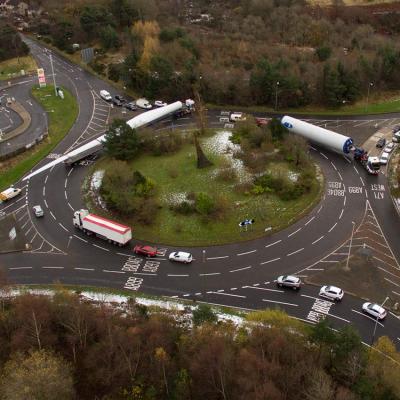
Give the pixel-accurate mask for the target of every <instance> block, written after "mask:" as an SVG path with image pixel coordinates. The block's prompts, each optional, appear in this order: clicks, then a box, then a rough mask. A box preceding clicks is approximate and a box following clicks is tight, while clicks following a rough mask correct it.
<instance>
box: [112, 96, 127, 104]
mask: <svg viewBox="0 0 400 400" xmlns="http://www.w3.org/2000/svg"><path fill="white" fill-rule="evenodd" d="M114 99H117V100H119V101H120V102H121V103H125V101H126V100H125V99H124V98H123V96H121V95H120V94H116V95H115V96H114Z"/></svg>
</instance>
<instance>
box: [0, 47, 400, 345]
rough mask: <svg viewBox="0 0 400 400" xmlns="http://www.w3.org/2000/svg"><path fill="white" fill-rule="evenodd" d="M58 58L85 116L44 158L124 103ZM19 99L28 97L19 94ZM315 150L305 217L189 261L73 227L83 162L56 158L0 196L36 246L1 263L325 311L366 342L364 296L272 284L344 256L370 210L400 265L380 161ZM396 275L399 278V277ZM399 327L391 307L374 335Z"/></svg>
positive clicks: (96, 128) (66, 278)
mask: <svg viewBox="0 0 400 400" xmlns="http://www.w3.org/2000/svg"><path fill="white" fill-rule="evenodd" d="M29 44H30V46H31V49H32V53H33V54H34V56H35V58H36V59H37V60H38V62H39V64H40V65H41V66H43V68H44V69H45V70H46V71H49V70H50V69H49V57H48V51H47V50H46V49H44V48H43V47H42V46H39V45H38V44H35V43H30V42H29ZM53 59H54V67H55V73H56V80H57V83H58V84H61V85H63V86H65V87H67V88H68V89H69V90H70V91H71V92H72V93H73V94H74V95H75V96H76V97H77V99H78V104H79V116H78V119H77V121H76V122H75V124H74V126H73V128H72V130H71V131H70V133H69V134H68V136H67V137H66V138H65V139H64V140H63V141H62V142H61V143H60V145H59V146H58V147H57V149H56V151H55V152H54V153H53V154H51V155H49V157H48V158H47V159H45V160H42V161H41V162H40V163H39V165H43V164H44V163H47V162H49V161H50V160H51V159H52V158H56V157H58V156H59V155H61V154H63V153H64V152H66V151H68V150H70V149H72V148H75V147H77V146H79V145H80V144H82V143H84V142H85V141H87V140H89V139H92V138H94V137H97V136H99V135H100V134H102V133H103V132H104V130H105V128H106V126H107V124H108V122H109V120H110V118H111V115H113V114H116V113H120V112H121V109H117V110H115V109H110V106H109V104H107V103H105V102H103V101H102V100H101V99H100V98H99V96H98V92H99V91H100V90H101V89H106V90H108V91H110V93H112V94H115V93H116V92H115V90H114V89H113V88H111V87H109V86H108V85H107V84H106V83H104V82H103V81H101V80H99V79H98V78H96V77H94V76H92V75H91V74H89V73H87V72H86V71H84V70H82V69H81V68H80V67H78V66H75V65H72V64H71V63H70V62H69V61H66V60H64V59H62V58H61V57H60V56H58V55H54V54H53ZM22 87H23V88H24V89H23V90H25V86H24V85H21V88H20V89H19V90H21V91H22ZM26 90H28V85H27V86H26ZM21 93H22V92H21ZM25 93H26V92H25ZM25 95H26V94H25ZM21 98H24V97H23V94H21ZM130 115H134V114H133V113H131V114H130ZM121 116H123V115H122V114H121ZM124 116H125V117H126V115H124ZM221 117H223V114H221V111H220V110H212V111H210V112H209V120H210V124H211V125H212V126H216V127H218V126H221V127H223V126H224V123H222V122H221V120H220V118H221ZM398 121H400V118H399V116H398V115H391V116H380V117H379V118H378V117H376V118H374V117H362V118H361V117H360V118H354V117H352V118H343V119H330V120H329V119H318V120H316V119H312V120H310V122H312V123H314V124H317V125H321V126H324V127H327V128H328V129H333V130H336V131H338V132H341V133H344V134H348V135H351V136H352V137H354V139H355V140H356V142H357V143H362V142H363V141H364V140H366V139H367V138H368V137H369V136H370V135H371V134H372V133H374V132H375V131H376V130H377V127H379V126H383V125H388V124H390V125H391V124H395V123H396V122H398ZM190 123H191V121H190V120H180V121H178V122H177V123H176V122H175V123H174V126H173V127H174V128H175V129H176V128H182V127H187V126H190ZM171 124H172V121H168V120H167V121H164V123H163V124H162V125H161V126H160V128H171ZM310 152H311V154H312V156H313V157H314V158H315V160H316V162H318V164H319V165H320V167H321V169H322V171H323V174H324V176H325V183H326V188H325V195H324V197H323V199H322V201H321V202H320V203H319V204H318V205H317V206H316V207H315V208H314V209H313V210H311V211H310V213H309V214H308V215H307V216H306V217H304V218H303V219H301V220H299V221H297V222H296V223H295V224H294V225H292V226H290V227H289V228H287V229H285V230H283V231H280V232H278V233H276V234H273V235H270V236H266V237H263V238H260V239H257V240H253V241H249V242H244V243H238V244H230V245H225V246H213V247H209V248H190V249H187V248H185V250H189V251H191V252H192V253H193V255H194V258H195V260H194V262H193V263H192V264H191V265H189V266H184V265H178V264H173V263H171V262H169V261H168V260H167V255H168V253H169V252H170V251H172V250H175V248H174V249H171V248H169V247H168V246H162V245H160V246H159V247H160V252H161V255H160V256H158V257H157V258H156V259H153V260H149V259H143V258H141V257H136V256H134V254H133V252H132V250H131V248H132V247H133V244H134V243H132V244H131V245H130V247H129V248H124V249H120V248H116V247H114V246H111V245H109V244H108V243H105V242H104V241H101V240H100V239H96V238H91V237H90V238H88V237H86V236H84V235H83V234H82V233H81V232H80V231H76V230H75V229H74V227H73V226H72V213H73V211H74V210H76V209H79V208H81V207H83V206H84V204H83V200H82V198H81V186H82V183H83V179H84V177H85V175H86V173H87V165H80V166H77V167H74V168H72V169H66V168H65V167H64V166H63V165H58V166H56V167H54V168H53V169H52V170H49V171H47V172H46V173H44V174H43V175H38V176H35V177H33V178H32V179H30V180H29V181H28V183H27V184H26V185H25V186H24V185H21V184H18V185H17V186H20V187H23V188H24V192H23V195H22V196H20V197H19V198H17V199H15V200H13V201H11V202H10V203H4V204H1V205H0V211H1V212H4V213H7V214H8V213H11V212H14V213H15V214H16V216H17V219H18V221H19V223H20V224H21V226H22V229H23V231H24V234H25V236H26V242H27V243H29V244H30V246H31V249H30V250H28V251H24V252H22V253H14V254H5V255H2V256H0V265H1V266H2V267H3V268H5V269H6V270H7V271H8V276H9V279H10V281H12V282H16V283H51V282H55V281H59V282H63V283H65V284H82V285H98V286H109V287H114V288H120V289H121V288H126V289H128V290H132V292H133V293H136V292H137V291H138V290H139V291H145V292H147V293H152V294H157V295H164V296H170V297H175V298H185V299H192V300H195V301H205V302H209V303H214V304H221V305H227V306H232V307H240V308H249V309H259V308H265V307H279V308H282V309H284V310H286V311H287V312H288V313H289V315H291V316H293V317H295V318H299V319H302V320H305V321H307V322H309V323H315V322H316V321H317V320H318V319H319V318H321V317H326V316H327V318H329V319H330V320H331V321H332V323H333V324H334V326H335V327H341V326H343V325H346V324H352V325H354V326H356V327H357V328H358V329H359V331H360V332H361V335H362V337H363V340H364V341H365V342H366V343H370V341H371V334H372V329H373V327H374V321H371V319H370V318H369V317H367V316H365V315H363V314H362V313H361V312H360V310H361V304H362V300H360V299H357V298H355V297H353V296H350V295H348V294H346V295H345V298H344V300H343V301H342V302H341V303H340V304H334V303H331V302H329V301H326V300H322V299H319V298H318V290H319V288H317V287H315V286H313V285H305V286H304V287H303V288H302V289H301V291H300V292H298V293H297V292H294V291H291V290H281V289H279V288H277V287H276V286H275V284H274V280H275V279H276V277H277V276H278V275H280V274H283V273H298V274H299V275H301V276H303V277H307V276H309V275H310V274H312V273H313V271H315V270H318V269H321V268H327V266H329V263H330V262H335V261H340V260H343V259H345V258H346V256H347V254H348V249H349V239H350V236H351V233H352V229H353V222H354V226H355V228H356V229H355V230H356V232H355V235H354V240H355V244H354V245H355V246H356V245H359V244H356V243H357V240H359V238H360V237H361V236H360V235H358V229H360V231H361V228H360V227H361V226H362V224H363V223H365V220H366V218H368V220H369V221H370V223H371V224H374V226H375V229H376V230H378V231H379V232H381V233H379V232H378V233H379V234H381V236H382V237H383V238H385V240H386V241H385V244H384V246H386V247H387V249H388V250H385V251H387V252H389V251H390V250H391V251H392V252H393V253H392V254H393V259H394V261H393V266H391V268H398V264H397V261H396V260H395V258H397V259H399V257H400V243H399V241H398V232H399V231H400V221H399V219H398V217H396V215H395V214H394V208H393V206H392V204H391V199H390V197H389V196H388V193H389V190H388V186H387V182H386V177H385V175H384V170H383V173H381V174H380V175H379V176H378V177H371V176H368V175H367V174H366V172H365V171H364V170H363V169H362V168H361V167H360V166H359V165H358V164H353V163H351V162H349V161H348V160H346V159H345V158H344V157H342V156H340V155H337V154H334V153H331V152H329V151H327V150H324V149H318V148H313V147H310ZM35 204H41V205H42V207H43V208H44V210H45V214H46V215H45V217H44V218H42V219H37V218H35V217H34V216H33V215H32V206H33V205H35ZM266 228H267V227H266ZM382 240H383V239H382ZM133 242H135V241H133ZM360 243H361V242H360ZM346 249H347V250H346ZM388 254H389V253H388ZM388 274H390V268H389V267H388ZM388 276H389V275H388ZM398 284H400V283H397V282H396V281H394V285H398ZM394 289H395V286H394ZM398 297H400V295H398ZM399 328H400V321H399V319H398V317H396V316H395V315H393V314H390V315H389V316H388V317H387V319H386V320H385V322H384V323H382V324H379V325H378V331H377V335H381V334H386V335H388V336H390V337H391V338H392V340H393V341H394V342H395V343H396V345H398V346H399V347H400V338H399V337H400V334H399V332H400V331H399Z"/></svg>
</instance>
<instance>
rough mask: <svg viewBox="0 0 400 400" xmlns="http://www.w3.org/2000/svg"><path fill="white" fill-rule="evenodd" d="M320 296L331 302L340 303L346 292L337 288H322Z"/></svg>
mask: <svg viewBox="0 0 400 400" xmlns="http://www.w3.org/2000/svg"><path fill="white" fill-rule="evenodd" d="M319 295H320V296H321V297H325V298H327V299H329V300H335V301H340V300H342V299H343V295H344V292H343V290H342V289H340V288H338V287H336V286H322V288H321V289H320V291H319Z"/></svg>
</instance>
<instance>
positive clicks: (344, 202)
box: [343, 196, 347, 207]
mask: <svg viewBox="0 0 400 400" xmlns="http://www.w3.org/2000/svg"><path fill="white" fill-rule="evenodd" d="M346 198H347V197H346V196H344V201H343V207H344V206H345V205H346Z"/></svg>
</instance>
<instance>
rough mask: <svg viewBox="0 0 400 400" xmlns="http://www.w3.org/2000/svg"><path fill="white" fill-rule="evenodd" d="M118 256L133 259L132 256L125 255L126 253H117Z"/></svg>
mask: <svg viewBox="0 0 400 400" xmlns="http://www.w3.org/2000/svg"><path fill="white" fill-rule="evenodd" d="M117 254H118V255H120V256H124V257H132V254H125V253H117Z"/></svg>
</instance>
